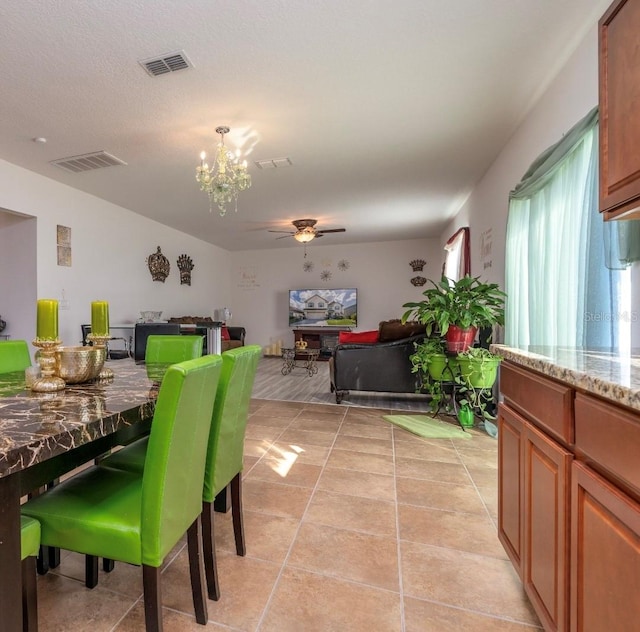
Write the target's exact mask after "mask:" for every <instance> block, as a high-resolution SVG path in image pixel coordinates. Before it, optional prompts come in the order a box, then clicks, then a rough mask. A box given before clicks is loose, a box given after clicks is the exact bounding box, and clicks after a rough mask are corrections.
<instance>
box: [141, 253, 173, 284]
mask: <svg viewBox="0 0 640 632" xmlns="http://www.w3.org/2000/svg"><path fill="white" fill-rule="evenodd" d="M147 265H148V266H149V272H151V278H152V279H153V280H154V281H161V282H162V283H164V280H165V279H166V278H167V277H168V276H169V270H170V269H171V264H170V263H169V259H167V258H166V257H165V256H164V255H163V254H162V251H161V250H160V246H158V249H157V250H156V251H155V252H154V253H153V254H151V255H149V256H148V257H147Z"/></svg>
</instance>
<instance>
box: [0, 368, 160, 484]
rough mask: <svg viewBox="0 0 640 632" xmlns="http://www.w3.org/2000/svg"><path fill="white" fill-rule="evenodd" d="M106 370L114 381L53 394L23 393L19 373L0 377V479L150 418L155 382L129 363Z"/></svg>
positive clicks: (92, 383) (155, 393)
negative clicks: (111, 374) (110, 372)
mask: <svg viewBox="0 0 640 632" xmlns="http://www.w3.org/2000/svg"><path fill="white" fill-rule="evenodd" d="M108 366H109V367H110V368H112V369H113V372H114V378H113V379H111V380H94V381H93V382H88V383H85V384H73V385H71V384H70V385H68V386H67V388H65V389H64V390H63V391H59V392H57V393H34V392H32V391H28V390H25V383H24V371H20V372H17V373H7V374H3V375H2V378H1V379H0V477H2V476H8V475H9V474H11V473H13V472H16V471H19V470H22V469H25V468H27V467H29V466H31V465H34V464H35V463H38V462H40V461H44V460H46V459H49V458H51V457H53V456H56V455H58V454H61V453H63V452H66V451H68V450H70V449H72V448H74V447H75V446H77V445H81V444H84V443H87V442H89V441H93V440H95V439H98V438H100V437H104V436H106V435H108V434H110V433H112V432H114V431H115V430H117V429H119V428H122V427H125V426H128V425H131V424H134V423H137V422H139V421H140V420H143V419H150V418H151V417H152V416H153V411H154V408H155V399H156V396H157V392H158V384H157V382H155V381H154V379H155V376H154V375H152V374H149V375H148V374H147V369H146V367H144V366H139V365H136V364H134V363H133V361H132V360H128V359H127V360H117V361H113V362H109V363H108ZM158 379H161V375H160V376H159V377H158Z"/></svg>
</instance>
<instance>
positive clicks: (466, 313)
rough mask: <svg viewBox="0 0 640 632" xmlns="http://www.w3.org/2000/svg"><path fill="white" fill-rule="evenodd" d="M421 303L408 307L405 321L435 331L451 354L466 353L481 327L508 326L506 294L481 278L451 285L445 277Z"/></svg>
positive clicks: (406, 304)
mask: <svg viewBox="0 0 640 632" xmlns="http://www.w3.org/2000/svg"><path fill="white" fill-rule="evenodd" d="M429 283H431V285H432V286H433V287H429V288H427V289H426V290H425V291H424V292H423V293H422V295H423V296H424V297H425V298H424V299H423V300H421V301H417V302H411V303H405V304H404V305H403V307H405V308H408V309H407V311H406V312H405V313H404V314H403V315H402V321H403V322H406V321H407V320H409V319H415V320H418V321H419V322H420V323H422V324H423V325H426V331H427V334H429V335H430V334H431V333H432V331H434V329H437V330H438V331H439V332H440V335H441V336H444V337H445V338H446V340H447V350H448V351H450V352H462V351H466V349H468V348H469V347H470V346H471V345H472V343H473V340H474V339H475V335H476V332H477V330H478V327H492V326H493V325H504V300H505V296H506V295H505V293H504V292H503V291H502V290H500V288H499V287H498V285H497V284H496V283H484V282H482V281H480V278H479V277H471V276H465V277H463V278H462V279H460V280H459V281H451V280H450V279H448V278H447V277H445V276H443V277H442V278H441V279H440V282H439V283H436V282H435V281H431V280H430V281H429Z"/></svg>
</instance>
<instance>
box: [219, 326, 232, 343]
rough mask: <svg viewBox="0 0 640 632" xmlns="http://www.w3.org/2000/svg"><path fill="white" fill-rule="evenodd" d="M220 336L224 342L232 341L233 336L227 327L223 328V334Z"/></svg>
mask: <svg viewBox="0 0 640 632" xmlns="http://www.w3.org/2000/svg"><path fill="white" fill-rule="evenodd" d="M220 336H221V338H222V340H231V336H230V335H229V330H228V329H227V328H226V327H222V332H221V334H220Z"/></svg>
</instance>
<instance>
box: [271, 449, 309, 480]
mask: <svg viewBox="0 0 640 632" xmlns="http://www.w3.org/2000/svg"><path fill="white" fill-rule="evenodd" d="M289 447H290V448H291V450H292V452H289V451H287V450H278V452H280V457H278V458H277V459H275V461H273V463H272V464H271V469H272V470H273V471H274V472H276V474H278V475H280V476H281V477H282V478H286V477H287V474H288V473H289V470H290V469H291V468H292V467H293V464H294V463H295V462H296V460H297V458H298V455H299V454H302V452H304V450H303V449H302V448H300V447H299V446H297V445H290V446H289Z"/></svg>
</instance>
